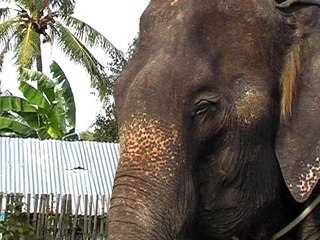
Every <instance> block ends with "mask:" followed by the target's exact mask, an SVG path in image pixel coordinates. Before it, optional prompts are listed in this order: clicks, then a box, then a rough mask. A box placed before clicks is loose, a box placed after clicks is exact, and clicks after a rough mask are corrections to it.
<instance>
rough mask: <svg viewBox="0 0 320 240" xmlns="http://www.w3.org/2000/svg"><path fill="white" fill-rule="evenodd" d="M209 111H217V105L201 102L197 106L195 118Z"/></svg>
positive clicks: (206, 101)
mask: <svg viewBox="0 0 320 240" xmlns="http://www.w3.org/2000/svg"><path fill="white" fill-rule="evenodd" d="M208 110H211V111H214V110H216V104H215V103H214V102H210V101H208V100H201V101H200V102H199V103H198V104H197V106H196V109H195V116H198V115H201V114H203V113H205V112H207V111H208Z"/></svg>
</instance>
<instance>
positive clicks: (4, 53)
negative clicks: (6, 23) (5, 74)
mask: <svg viewBox="0 0 320 240" xmlns="http://www.w3.org/2000/svg"><path fill="white" fill-rule="evenodd" d="M9 48H10V42H8V44H7V45H6V46H4V48H3V49H2V51H1V53H0V72H2V67H3V61H4V56H5V55H6V53H7V52H8V51H9Z"/></svg>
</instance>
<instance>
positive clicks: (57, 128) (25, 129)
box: [0, 62, 76, 139]
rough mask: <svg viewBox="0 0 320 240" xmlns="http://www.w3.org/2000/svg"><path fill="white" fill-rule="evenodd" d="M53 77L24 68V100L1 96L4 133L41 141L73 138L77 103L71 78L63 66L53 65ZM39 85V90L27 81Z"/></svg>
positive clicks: (51, 67)
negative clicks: (71, 85) (70, 136)
mask: <svg viewBox="0 0 320 240" xmlns="http://www.w3.org/2000/svg"><path fill="white" fill-rule="evenodd" d="M50 69H51V73H52V76H53V78H52V79H51V78H49V77H48V76H46V75H44V74H43V73H41V72H37V71H31V70H29V69H25V68H22V69H21V73H20V87H19V90H20V91H21V93H22V94H23V96H24V98H21V97H16V96H12V95H10V96H0V116H1V117H0V132H13V133H15V134H16V135H18V136H20V137H37V138H40V139H46V138H58V139H61V138H63V137H65V136H68V135H72V134H73V133H74V131H75V111H76V107H75V102H74V97H73V93H72V90H71V87H70V84H69V81H68V79H67V77H66V76H65V74H64V72H63V70H62V69H61V68H60V66H59V65H58V64H57V63H56V62H53V63H52V64H51V66H50ZM29 80H32V81H36V82H37V86H38V87H37V88H36V87H34V86H32V85H31V84H30V83H28V82H27V81H29Z"/></svg>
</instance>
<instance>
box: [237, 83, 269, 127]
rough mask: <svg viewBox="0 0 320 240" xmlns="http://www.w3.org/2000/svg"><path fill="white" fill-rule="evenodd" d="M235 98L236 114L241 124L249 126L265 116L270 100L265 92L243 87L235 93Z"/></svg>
mask: <svg viewBox="0 0 320 240" xmlns="http://www.w3.org/2000/svg"><path fill="white" fill-rule="evenodd" d="M236 98H237V99H236V101H235V105H236V114H237V118H238V119H239V120H240V121H241V122H243V123H245V124H248V125H250V124H253V123H254V122H255V121H257V120H259V119H260V118H261V117H263V116H266V114H267V113H266V110H267V109H268V105H269V104H270V103H269V100H270V99H269V98H268V96H266V93H265V92H262V91H257V90H256V89H252V88H249V87H245V88H243V89H242V90H241V91H239V92H238V93H237V97H236Z"/></svg>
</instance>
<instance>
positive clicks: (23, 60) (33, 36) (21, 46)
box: [15, 23, 40, 68]
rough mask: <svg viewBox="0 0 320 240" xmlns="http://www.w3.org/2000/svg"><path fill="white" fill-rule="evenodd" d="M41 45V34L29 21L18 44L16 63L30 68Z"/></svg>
mask: <svg viewBox="0 0 320 240" xmlns="http://www.w3.org/2000/svg"><path fill="white" fill-rule="evenodd" d="M39 46H40V35H39V34H38V33H36V32H35V31H33V30H32V28H31V23H29V24H28V27H27V29H26V31H25V32H24V35H23V37H22V39H21V41H20V42H19V43H18V46H17V50H16V55H15V59H16V64H17V65H18V66H21V67H26V68H30V67H31V64H32V61H33V59H34V58H35V56H36V55H37V54H39V52H40V49H39Z"/></svg>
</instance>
